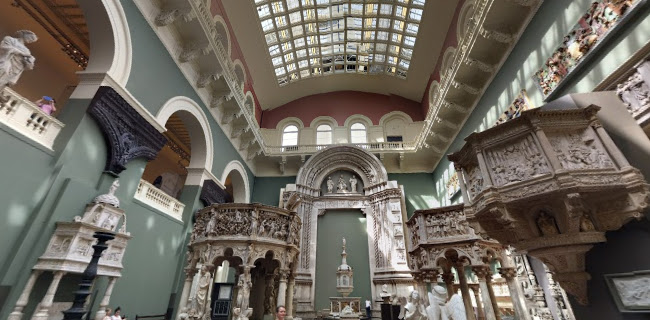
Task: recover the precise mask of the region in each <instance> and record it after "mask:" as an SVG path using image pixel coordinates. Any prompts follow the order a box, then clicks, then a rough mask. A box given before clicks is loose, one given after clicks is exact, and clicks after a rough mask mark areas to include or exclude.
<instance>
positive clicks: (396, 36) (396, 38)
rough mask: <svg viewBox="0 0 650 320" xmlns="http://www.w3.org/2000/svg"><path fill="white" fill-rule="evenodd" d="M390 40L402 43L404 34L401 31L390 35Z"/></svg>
mask: <svg viewBox="0 0 650 320" xmlns="http://www.w3.org/2000/svg"><path fill="white" fill-rule="evenodd" d="M390 41H391V42H394V43H401V42H402V35H401V34H399V33H393V35H391V37H390Z"/></svg>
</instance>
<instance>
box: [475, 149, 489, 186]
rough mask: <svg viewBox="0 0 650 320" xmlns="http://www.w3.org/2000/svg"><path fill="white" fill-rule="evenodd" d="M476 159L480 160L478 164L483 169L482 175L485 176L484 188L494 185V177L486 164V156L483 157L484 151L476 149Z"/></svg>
mask: <svg viewBox="0 0 650 320" xmlns="http://www.w3.org/2000/svg"><path fill="white" fill-rule="evenodd" d="M476 159H477V160H478V166H479V168H480V169H481V175H482V176H483V181H484V185H483V189H487V188H489V187H491V186H492V179H491V178H490V174H489V173H488V172H489V171H488V167H487V165H486V164H485V158H483V152H481V151H480V150H476Z"/></svg>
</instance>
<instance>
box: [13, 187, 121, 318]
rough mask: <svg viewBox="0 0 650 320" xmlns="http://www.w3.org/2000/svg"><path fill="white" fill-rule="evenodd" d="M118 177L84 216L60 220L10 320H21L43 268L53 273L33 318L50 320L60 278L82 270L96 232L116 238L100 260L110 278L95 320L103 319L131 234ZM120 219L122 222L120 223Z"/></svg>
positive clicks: (101, 271) (100, 272)
mask: <svg viewBox="0 0 650 320" xmlns="http://www.w3.org/2000/svg"><path fill="white" fill-rule="evenodd" d="M119 185H120V184H119V182H118V180H115V181H114V182H113V184H112V185H111V187H110V189H109V192H108V193H107V194H103V195H100V196H97V197H96V198H95V199H94V200H93V201H92V202H91V203H90V204H88V205H87V206H86V210H85V212H84V214H83V216H77V217H75V218H74V222H62V221H61V222H57V223H56V229H55V230H54V234H53V235H52V237H51V238H50V242H49V244H48V246H47V249H46V250H45V252H44V253H43V255H41V256H40V258H38V262H36V265H35V266H34V267H33V268H32V275H31V276H30V278H29V280H28V281H27V285H25V288H24V289H23V292H22V294H21V296H20V298H19V299H18V301H17V302H16V306H15V307H14V310H13V312H12V313H11V314H10V315H9V319H11V320H20V319H21V318H22V316H23V312H22V311H23V309H24V307H25V306H26V305H27V302H28V300H29V296H30V294H31V291H32V288H33V286H34V284H35V282H36V279H37V278H38V276H39V275H40V274H41V273H42V272H43V271H50V272H52V273H54V277H53V279H52V282H51V283H50V286H49V288H48V291H47V294H46V295H45V297H43V300H42V301H41V302H40V304H39V308H38V309H37V310H36V311H35V313H34V315H33V316H32V319H34V320H47V319H48V317H49V311H50V309H51V308H52V305H53V299H54V294H55V293H56V290H57V288H58V286H59V282H60V281H61V278H62V277H63V276H64V275H65V274H66V273H83V272H84V271H85V269H86V266H87V265H88V263H89V262H90V260H91V258H92V254H93V247H92V246H93V244H95V242H96V241H97V239H96V238H94V237H93V235H94V234H95V232H97V231H99V232H106V231H109V232H112V233H116V234H115V239H114V240H111V241H110V243H109V244H108V249H106V251H105V252H104V253H103V255H102V257H101V259H99V262H98V266H97V275H99V276H107V277H108V278H109V282H108V287H107V288H106V292H105V294H104V298H103V299H102V300H101V302H100V305H99V310H98V311H97V314H96V319H102V318H103V317H104V314H105V309H106V307H108V305H109V303H110V296H111V292H112V290H113V286H114V285H115V282H116V281H117V278H119V277H121V276H122V268H123V266H122V259H123V258H124V252H125V250H126V244H127V241H128V240H129V239H131V234H130V233H129V232H127V231H126V215H125V214H124V210H122V209H120V208H119V206H120V201H119V199H117V197H115V191H116V190H117V188H118V187H119ZM120 222H121V225H120Z"/></svg>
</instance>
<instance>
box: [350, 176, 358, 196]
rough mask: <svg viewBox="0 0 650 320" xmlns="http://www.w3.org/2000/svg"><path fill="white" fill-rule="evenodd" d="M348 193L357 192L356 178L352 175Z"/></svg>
mask: <svg viewBox="0 0 650 320" xmlns="http://www.w3.org/2000/svg"><path fill="white" fill-rule="evenodd" d="M350 191H351V192H357V177H355V176H354V175H352V178H350Z"/></svg>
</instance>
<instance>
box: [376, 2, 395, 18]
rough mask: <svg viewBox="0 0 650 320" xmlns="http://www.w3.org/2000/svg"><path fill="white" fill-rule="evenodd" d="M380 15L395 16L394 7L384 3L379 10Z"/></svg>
mask: <svg viewBox="0 0 650 320" xmlns="http://www.w3.org/2000/svg"><path fill="white" fill-rule="evenodd" d="M379 14H381V15H386V16H389V15H392V14H393V5H392V4H386V3H382V4H381V8H380V9H379Z"/></svg>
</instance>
